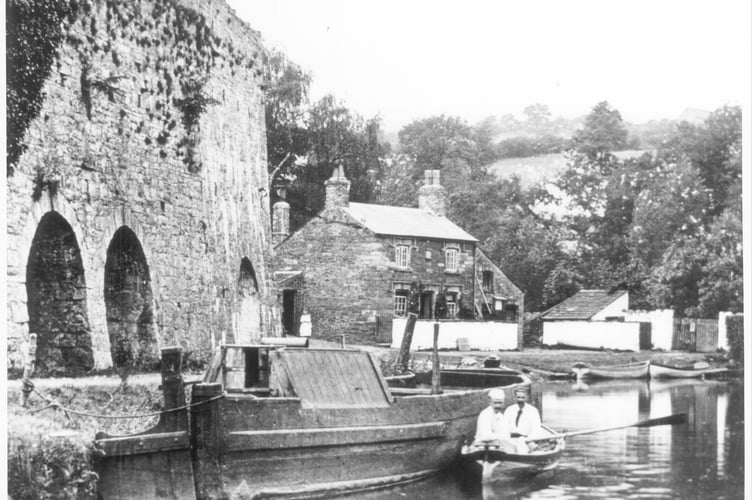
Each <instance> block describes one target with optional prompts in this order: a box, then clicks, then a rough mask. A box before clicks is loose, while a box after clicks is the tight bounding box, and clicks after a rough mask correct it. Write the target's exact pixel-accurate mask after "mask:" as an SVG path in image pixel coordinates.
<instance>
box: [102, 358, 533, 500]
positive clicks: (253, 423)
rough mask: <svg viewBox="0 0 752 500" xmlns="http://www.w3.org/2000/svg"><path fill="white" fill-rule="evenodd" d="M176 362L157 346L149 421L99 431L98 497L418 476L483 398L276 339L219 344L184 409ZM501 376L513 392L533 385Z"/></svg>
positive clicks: (325, 492)
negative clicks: (395, 382) (158, 380)
mask: <svg viewBox="0 0 752 500" xmlns="http://www.w3.org/2000/svg"><path fill="white" fill-rule="evenodd" d="M181 359H182V358H181V353H180V350H179V349H176V348H173V349H166V350H163V352H162V391H163V395H164V409H165V413H163V414H162V415H161V417H160V421H159V423H158V424H157V425H156V426H155V427H154V428H152V429H148V430H146V431H144V432H141V433H138V434H134V435H128V436H113V435H108V434H104V433H98V434H97V436H96V441H95V448H96V449H97V450H98V456H97V461H96V463H97V472H98V474H99V475H100V480H99V483H98V488H99V491H100V493H101V494H102V496H103V498H108V499H128V500H131V499H133V500H135V499H191V498H202V499H203V498H236V497H237V498H258V497H264V498H266V497H280V496H281V497H291V496H292V497H310V496H323V497H329V496H333V495H338V494H342V493H345V492H351V491H359V490H372V489H377V488H382V487H386V486H391V485H395V484H401V483H404V482H407V481H414V480H417V479H420V478H423V477H426V476H428V475H430V474H434V473H436V472H438V471H440V470H442V469H445V468H447V467H449V466H451V465H452V464H453V463H454V462H455V461H456V460H457V459H458V458H459V456H460V451H461V449H462V445H463V443H465V442H466V441H467V440H468V439H471V438H472V436H473V434H474V430H475V422H476V419H477V416H478V413H480V411H481V410H482V409H483V408H485V407H486V406H487V405H488V390H487V389H459V390H451V389H447V388H445V389H444V390H443V391H442V392H440V393H432V392H433V391H432V390H431V389H421V388H391V387H389V385H388V384H387V382H386V380H385V379H384V377H383V375H382V373H381V371H380V369H379V364H378V362H376V361H375V359H374V358H373V357H372V356H370V355H369V353H368V352H365V351H360V350H355V349H308V348H296V347H290V346H274V345H225V346H221V349H220V350H219V351H218V352H217V355H216V356H215V358H214V360H213V361H212V363H211V365H210V367H209V369H208V370H207V372H206V374H205V376H204V379H203V381H202V382H201V383H197V384H195V385H193V386H192V388H191V389H192V396H191V401H190V404H188V405H186V402H185V392H184V383H183V380H182V376H181ZM501 380H502V379H499V381H500V382H501ZM503 381H504V382H505V383H504V384H500V385H502V388H503V389H504V391H505V392H507V397H509V398H511V397H512V391H513V389H514V388H515V387H517V386H519V385H529V383H530V381H529V380H528V379H526V378H525V377H523V376H521V375H520V374H509V375H508V376H507V377H506V378H505V379H503ZM189 416H190V418H189Z"/></svg>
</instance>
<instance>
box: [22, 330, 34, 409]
mask: <svg viewBox="0 0 752 500" xmlns="http://www.w3.org/2000/svg"><path fill="white" fill-rule="evenodd" d="M36 359H37V334H36V333H32V334H30V335H29V344H28V350H27V352H26V359H25V360H24V370H23V380H22V385H21V404H22V405H23V407H24V408H26V407H27V406H29V395H31V391H33V390H34V383H33V382H32V381H31V376H32V375H33V374H34V363H35V362H36Z"/></svg>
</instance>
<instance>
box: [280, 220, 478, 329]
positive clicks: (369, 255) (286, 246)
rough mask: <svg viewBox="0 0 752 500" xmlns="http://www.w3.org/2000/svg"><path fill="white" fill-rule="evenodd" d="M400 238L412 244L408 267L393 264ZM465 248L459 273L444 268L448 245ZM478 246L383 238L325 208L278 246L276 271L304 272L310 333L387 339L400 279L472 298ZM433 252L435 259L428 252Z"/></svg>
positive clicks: (405, 282)
mask: <svg viewBox="0 0 752 500" xmlns="http://www.w3.org/2000/svg"><path fill="white" fill-rule="evenodd" d="M396 243H409V244H410V245H411V256H410V266H409V268H408V269H400V268H398V267H397V266H396V264H395V259H394V252H395V250H394V246H395V244H396ZM447 245H449V246H451V247H453V248H458V249H460V250H461V251H460V257H459V259H460V266H459V272H456V273H455V272H451V273H448V272H445V270H444V268H445V264H444V253H443V250H444V248H445V246H447ZM474 248H475V245H474V244H473V243H464V244H460V243H455V242H441V241H436V240H420V239H403V238H393V237H391V236H377V235H375V234H373V233H372V232H371V231H370V230H367V229H365V228H363V227H362V226H360V224H358V223H357V222H356V221H355V220H353V219H352V218H351V217H350V216H349V215H347V214H346V213H345V212H344V211H342V210H341V209H339V208H336V207H335V208H331V209H327V210H324V211H322V212H321V213H320V214H319V216H318V217H315V218H313V219H312V220H311V221H310V222H308V224H306V225H305V226H303V227H302V228H301V229H300V230H298V231H297V232H295V233H293V234H292V235H291V236H290V237H289V238H287V239H286V240H285V241H283V242H282V243H280V244H279V245H278V246H277V247H276V249H275V250H276V256H275V258H276V259H277V269H279V270H280V271H303V282H304V284H303V290H302V292H303V296H304V303H303V307H305V308H306V309H307V310H308V312H309V313H311V319H312V323H313V328H312V335H313V336H314V337H317V338H323V339H327V340H335V341H336V340H339V339H340V336H341V335H345V336H346V339H347V341H348V342H353V343H354V342H360V343H373V342H382V341H388V340H389V338H390V336H391V331H392V318H393V317H394V284H395V283H404V284H409V283H411V282H413V281H416V282H417V281H420V282H422V283H423V284H424V285H425V286H429V287H431V288H430V289H433V288H435V289H436V290H437V291H442V292H443V291H444V290H445V288H446V287H447V286H452V287H457V288H459V289H460V290H461V291H462V294H463V297H464V299H463V300H466V301H467V302H468V303H469V304H472V302H473V272H474V257H473V256H474ZM427 250H430V256H427V255H426V251H427Z"/></svg>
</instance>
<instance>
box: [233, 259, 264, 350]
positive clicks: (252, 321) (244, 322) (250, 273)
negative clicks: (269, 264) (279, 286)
mask: <svg viewBox="0 0 752 500" xmlns="http://www.w3.org/2000/svg"><path fill="white" fill-rule="evenodd" d="M237 325H238V327H237V341H238V342H253V341H258V340H260V339H261V336H262V335H261V300H260V296H259V286H258V281H257V279H256V271H255V270H254V268H253V264H251V261H250V260H249V259H248V257H243V258H242V259H241V260H240V274H239V276H238V323H237Z"/></svg>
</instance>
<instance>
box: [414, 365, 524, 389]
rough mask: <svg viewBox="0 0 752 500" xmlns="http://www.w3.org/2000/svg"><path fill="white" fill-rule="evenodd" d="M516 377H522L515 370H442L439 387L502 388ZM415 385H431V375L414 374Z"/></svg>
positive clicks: (477, 368) (478, 368) (426, 373)
mask: <svg viewBox="0 0 752 500" xmlns="http://www.w3.org/2000/svg"><path fill="white" fill-rule="evenodd" d="M510 377H511V378H512V379H514V378H516V377H524V375H523V374H522V373H521V372H519V371H517V370H510V369H508V368H481V367H472V368H442V369H441V386H442V387H451V388H468V389H469V388H475V389H482V388H490V387H498V386H504V385H506V384H507V382H508V380H509V379H510ZM416 383H417V384H421V385H430V384H431V373H430V372H424V373H418V374H416Z"/></svg>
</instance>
